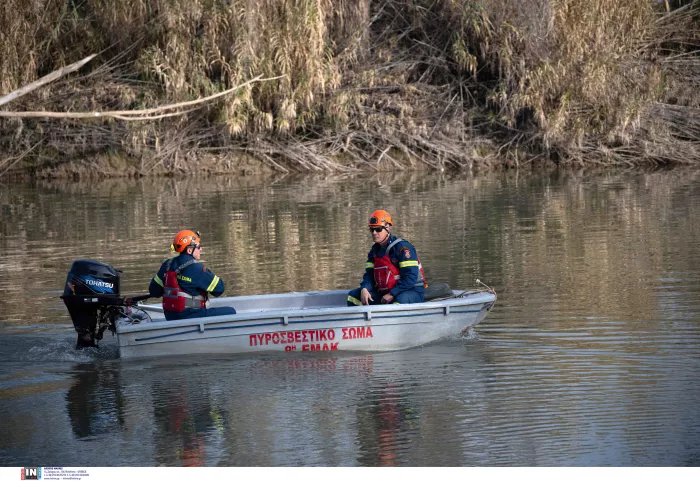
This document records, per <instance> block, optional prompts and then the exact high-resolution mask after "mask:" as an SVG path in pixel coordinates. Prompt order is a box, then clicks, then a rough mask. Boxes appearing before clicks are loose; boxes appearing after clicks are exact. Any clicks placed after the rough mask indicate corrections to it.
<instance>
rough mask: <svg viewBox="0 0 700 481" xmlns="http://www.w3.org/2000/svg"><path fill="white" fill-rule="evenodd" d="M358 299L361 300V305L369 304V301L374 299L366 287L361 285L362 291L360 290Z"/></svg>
mask: <svg viewBox="0 0 700 481" xmlns="http://www.w3.org/2000/svg"><path fill="white" fill-rule="evenodd" d="M360 300H361V301H362V305H363V306H366V305H368V304H369V301H374V299H373V298H372V294H370V293H369V291H368V290H367V288H365V287H363V288H362V291H360Z"/></svg>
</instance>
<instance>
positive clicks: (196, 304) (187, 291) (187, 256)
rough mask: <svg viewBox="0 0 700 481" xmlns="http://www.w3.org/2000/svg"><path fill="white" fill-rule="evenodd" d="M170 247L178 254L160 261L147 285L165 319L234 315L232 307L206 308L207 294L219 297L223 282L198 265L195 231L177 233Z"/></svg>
mask: <svg viewBox="0 0 700 481" xmlns="http://www.w3.org/2000/svg"><path fill="white" fill-rule="evenodd" d="M170 248H171V249H172V250H173V251H175V252H179V253H180V255H179V256H177V257H173V258H170V259H168V260H166V261H165V262H163V264H162V265H161V266H160V269H159V270H158V273H157V274H156V275H155V277H154V278H153V279H152V280H151V284H150V285H149V286H148V292H149V293H150V294H151V296H152V297H161V296H163V311H164V313H165V318H166V319H167V320H168V321H174V320H177V319H188V318H190V317H206V316H223V315H227V314H235V313H236V310H235V309H234V308H233V307H226V306H223V307H208V305H209V294H211V295H212V296H215V297H219V296H220V295H221V294H223V293H224V281H222V280H221V279H220V278H219V276H216V275H214V273H213V272H212V271H210V270H209V269H207V268H206V267H204V265H202V264H200V262H199V258H200V256H201V254H202V244H201V239H200V236H199V232H194V231H191V230H183V231H180V232H178V233H177V235H176V236H175V241H174V242H173V244H172V245H171V246H170Z"/></svg>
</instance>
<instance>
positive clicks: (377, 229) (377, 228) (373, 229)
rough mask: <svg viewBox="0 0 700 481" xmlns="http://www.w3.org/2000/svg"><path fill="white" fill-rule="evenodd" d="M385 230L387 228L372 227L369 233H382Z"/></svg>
mask: <svg viewBox="0 0 700 481" xmlns="http://www.w3.org/2000/svg"><path fill="white" fill-rule="evenodd" d="M384 229H385V227H370V228H369V231H370V232H381V231H383V230H384Z"/></svg>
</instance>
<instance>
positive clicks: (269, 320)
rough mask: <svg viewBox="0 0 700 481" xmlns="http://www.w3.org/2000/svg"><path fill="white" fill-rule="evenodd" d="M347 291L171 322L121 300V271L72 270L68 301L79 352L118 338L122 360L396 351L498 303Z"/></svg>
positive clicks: (291, 296) (265, 299)
mask: <svg viewBox="0 0 700 481" xmlns="http://www.w3.org/2000/svg"><path fill="white" fill-rule="evenodd" d="M347 296H348V291H347V290H338V291H315V292H291V293H285V294H265V295H255V296H239V297H225V298H217V299H212V300H211V301H210V302H211V307H217V306H232V307H234V308H235V309H236V314H232V315H225V316H212V317H199V318H191V319H184V320H179V321H166V320H165V316H164V314H163V308H162V306H161V305H160V304H143V303H139V302H138V301H139V300H144V299H146V298H148V297H149V296H147V295H145V296H136V297H131V298H129V297H122V296H120V293H119V271H117V270H116V269H114V268H112V267H111V266H109V265H107V264H102V263H100V262H96V261H91V260H77V261H75V262H74V263H73V266H72V268H71V271H70V272H69V274H68V278H67V280H66V287H65V290H64V293H63V296H61V297H62V299H63V300H64V302H65V304H66V307H67V308H68V311H69V313H70V315H71V319H72V320H73V325H74V327H75V330H76V331H77V333H78V341H77V345H76V348H82V347H90V346H96V345H97V341H99V340H100V339H102V335H103V333H104V331H105V330H107V329H109V330H110V331H112V332H113V333H116V335H117V339H118V344H119V353H120V357H121V358H123V359H137V358H146V357H158V356H179V355H184V354H218V353H261V352H282V351H284V352H299V351H310V352H315V351H393V350H398V349H407V348H411V347H416V346H420V345H423V344H426V343H429V342H432V341H436V340H438V339H442V338H445V337H450V336H457V335H459V334H460V333H461V332H462V331H464V330H466V329H468V328H469V327H471V326H474V325H476V324H478V323H479V322H481V321H482V320H484V318H485V317H486V315H487V314H488V312H489V311H490V310H491V308H492V307H493V305H494V303H495V301H496V293H495V292H494V291H493V290H492V289H488V290H469V291H457V290H451V289H450V288H449V287H448V286H447V284H437V285H435V286H430V287H429V288H428V289H427V290H426V295H425V298H426V302H423V303H419V304H382V305H373V306H347V305H346V302H347Z"/></svg>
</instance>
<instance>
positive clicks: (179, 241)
mask: <svg viewBox="0 0 700 481" xmlns="http://www.w3.org/2000/svg"><path fill="white" fill-rule="evenodd" d="M200 242H201V239H200V238H199V231H191V230H181V231H180V232H178V233H177V235H176V236H175V240H174V241H173V245H171V246H170V248H171V249H172V250H174V251H175V252H183V251H184V250H185V249H187V247H189V246H197V245H199V243H200Z"/></svg>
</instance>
